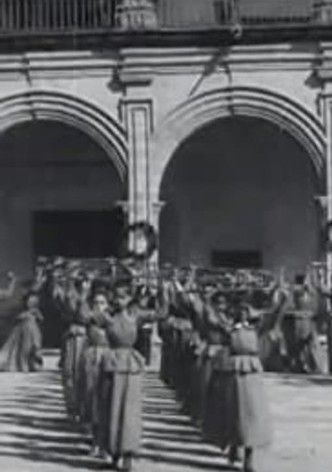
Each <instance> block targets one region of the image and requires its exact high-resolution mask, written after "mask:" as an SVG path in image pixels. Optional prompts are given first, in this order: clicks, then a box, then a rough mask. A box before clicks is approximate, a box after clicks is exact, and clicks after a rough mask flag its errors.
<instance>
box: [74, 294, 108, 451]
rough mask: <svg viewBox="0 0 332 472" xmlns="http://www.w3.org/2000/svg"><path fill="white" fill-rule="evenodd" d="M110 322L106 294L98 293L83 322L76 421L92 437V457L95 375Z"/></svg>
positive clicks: (96, 424) (95, 426) (95, 430)
mask: <svg viewBox="0 0 332 472" xmlns="http://www.w3.org/2000/svg"><path fill="white" fill-rule="evenodd" d="M110 322H111V315H110V313H109V304H108V299H107V294H106V292H104V291H103V290H98V291H96V292H95V293H94V295H93V298H92V307H91V311H90V316H89V319H88V322H87V328H86V329H87V332H86V341H85V346H84V347H83V349H82V354H81V359H80V374H79V393H80V396H81V402H80V418H81V421H82V422H83V424H85V426H87V427H88V429H89V430H90V432H91V434H92V437H93V444H92V450H91V454H92V455H96V456H97V455H100V454H101V451H100V449H99V447H98V431H99V429H98V428H99V392H98V386H99V374H100V366H101V361H102V357H103V353H104V351H105V349H107V348H108V346H109V343H108V339H107V336H106V328H107V324H108V323H110Z"/></svg>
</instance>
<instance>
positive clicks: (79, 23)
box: [0, 0, 115, 33]
mask: <svg viewBox="0 0 332 472" xmlns="http://www.w3.org/2000/svg"><path fill="white" fill-rule="evenodd" d="M114 17H115V2H114V1H112V0H0V31H1V32H2V33H12V32H22V33H23V32H30V33H31V32H32V33H33V32H36V33H38V32H50V33H52V32H62V31H68V30H98V29H101V28H110V27H112V26H113V25H114Z"/></svg>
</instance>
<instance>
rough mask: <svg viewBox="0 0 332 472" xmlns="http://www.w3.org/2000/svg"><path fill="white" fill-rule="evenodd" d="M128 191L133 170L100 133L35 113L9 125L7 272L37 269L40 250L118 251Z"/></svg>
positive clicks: (3, 236)
mask: <svg viewBox="0 0 332 472" xmlns="http://www.w3.org/2000/svg"><path fill="white" fill-rule="evenodd" d="M109 139H110V142H111V137H110V138H109ZM112 152H114V151H113V150H112ZM110 157H111V159H110ZM125 198H126V180H125V175H123V174H121V172H120V171H119V168H118V166H117V162H116V161H114V160H113V157H112V156H110V155H109V154H108V153H107V150H106V148H105V146H102V145H101V144H100V142H99V140H98V138H95V139H92V138H91V136H90V134H89V133H86V132H84V131H83V130H81V129H79V128H78V127H77V126H75V125H74V124H72V123H70V124H69V123H68V122H66V121H65V122H64V123H63V122H61V121H60V120H47V119H42V120H40V119H34V120H30V121H27V120H22V122H19V123H17V124H14V125H12V126H11V127H9V128H8V127H6V128H4V129H3V132H2V134H1V135H0V228H1V230H0V267H1V269H0V270H1V272H2V273H4V272H6V271H9V270H11V271H14V272H15V273H16V274H17V275H18V277H19V278H20V279H22V278H25V277H27V276H30V275H31V273H32V270H33V267H34V262H35V259H36V257H37V256H48V257H55V256H64V257H68V258H101V257H106V256H115V255H118V253H119V250H120V249H121V243H122V241H121V237H122V234H123V228H124V224H125V215H124V214H123V213H122V210H120V209H119V207H118V205H117V202H118V201H119V200H123V199H125ZM0 277H1V274H0ZM42 300H43V302H42V306H43V307H44V323H43V339H44V345H45V346H56V347H58V346H59V345H60V339H61V335H62V334H63V320H62V317H61V314H60V313H59V312H58V311H54V310H53V311H52V310H51V308H50V307H51V306H52V305H51V304H47V301H45V300H46V299H45V297H42ZM45 307H46V308H45ZM47 307H48V308H47ZM0 310H1V308H0ZM1 314H2V313H0V316H1ZM3 315H4V316H6V315H7V313H4V314H3Z"/></svg>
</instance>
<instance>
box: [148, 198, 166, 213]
mask: <svg viewBox="0 0 332 472" xmlns="http://www.w3.org/2000/svg"><path fill="white" fill-rule="evenodd" d="M165 205H166V202H165V201H163V200H157V201H154V202H152V204H151V206H152V209H153V211H154V212H156V213H158V214H159V213H160V212H161V210H162V209H163V208H164V206H165Z"/></svg>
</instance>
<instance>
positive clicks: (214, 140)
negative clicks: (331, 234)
mask: <svg viewBox="0 0 332 472" xmlns="http://www.w3.org/2000/svg"><path fill="white" fill-rule="evenodd" d="M219 111H220V110H219ZM179 126H180V127H181V124H180V125H179ZM316 157H317V155H316ZM323 188H324V169H323V165H322V163H321V162H320V163H319V161H318V160H317V159H316V160H314V159H313V158H312V154H311V152H310V150H308V149H307V148H306V147H305V146H304V141H302V142H299V140H297V139H295V137H294V135H292V133H290V132H288V131H287V130H286V129H285V127H281V126H278V125H276V124H275V123H273V122H271V120H266V119H262V118H257V117H252V116H251V117H250V116H241V115H240V113H239V112H238V113H237V114H235V115H232V116H230V114H228V117H224V118H219V119H218V118H217V119H214V120H211V121H209V122H208V124H205V125H204V126H201V127H199V128H198V129H195V130H194V132H193V133H192V134H191V135H190V136H189V137H187V138H186V139H185V140H184V141H183V142H182V143H181V145H180V146H179V147H178V148H177V149H176V151H175V152H174V153H173V155H172V158H171V160H170V161H169V162H168V164H167V166H166V170H165V172H164V173H163V176H162V180H161V184H160V193H159V197H160V199H161V200H163V201H165V202H166V204H165V207H164V209H163V211H162V213H161V221H160V228H161V234H160V259H161V262H173V263H176V264H180V265H187V264H188V263H196V264H198V265H202V266H219V265H224V266H225V265H228V266H233V267H235V266H238V265H239V264H242V265H243V266H250V267H260V266H261V267H265V268H269V269H276V270H277V269H279V268H281V267H285V268H287V269H288V271H289V272H290V273H294V272H296V271H302V270H305V269H306V267H307V266H308V264H310V263H311V262H312V261H313V260H315V259H317V258H318V257H319V256H320V215H319V210H318V208H317V203H316V201H315V195H317V194H320V193H321V192H323ZM174 222H177V223H176V224H174ZM165 228H168V230H167V231H168V234H167V232H165ZM172 228H174V229H173V230H172ZM172 231H174V234H172ZM175 233H176V234H175ZM174 248H177V249H176V250H175V249H174Z"/></svg>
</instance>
